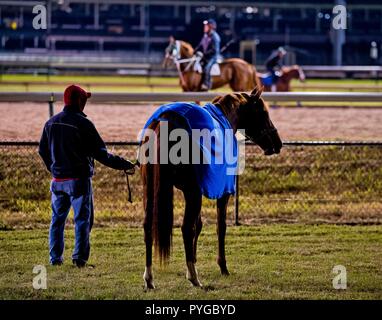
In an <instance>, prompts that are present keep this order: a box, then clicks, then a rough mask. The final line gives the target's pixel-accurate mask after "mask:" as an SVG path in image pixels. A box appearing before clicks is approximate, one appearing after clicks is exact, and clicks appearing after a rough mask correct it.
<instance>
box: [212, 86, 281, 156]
mask: <svg viewBox="0 0 382 320" xmlns="http://www.w3.org/2000/svg"><path fill="white" fill-rule="evenodd" d="M261 93H262V91H261V90H258V89H256V88H255V89H254V90H253V91H252V92H251V93H250V94H248V93H232V94H228V95H225V96H223V97H216V98H215V99H214V100H213V101H212V103H217V104H219V105H220V106H221V108H222V110H223V112H224V113H225V114H229V113H230V112H229V109H230V110H232V111H233V112H231V113H233V114H234V116H228V118H231V119H229V120H230V122H231V124H232V122H234V123H236V126H235V125H234V124H233V127H236V128H237V129H238V130H240V131H242V132H243V133H244V135H245V136H246V137H247V138H248V139H250V140H251V141H253V142H254V143H256V144H257V145H258V146H259V147H260V148H261V149H263V150H264V154H265V155H272V154H274V153H280V150H281V148H282V141H281V139H280V136H279V134H278V132H277V129H276V127H275V126H274V124H273V123H272V121H271V119H270V116H269V112H268V106H267V104H266V102H265V101H264V100H263V98H261Z"/></svg>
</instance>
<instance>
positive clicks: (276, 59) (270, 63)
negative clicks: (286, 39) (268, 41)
mask: <svg viewBox="0 0 382 320" xmlns="http://www.w3.org/2000/svg"><path fill="white" fill-rule="evenodd" d="M286 54H287V52H286V50H285V49H284V48H283V47H279V48H278V49H277V50H276V51H275V52H273V53H272V54H271V55H270V56H269V57H268V59H267V60H266V61H265V68H266V70H267V71H268V72H269V73H270V74H271V76H272V83H273V85H272V91H276V82H277V79H278V76H277V75H276V71H278V70H281V68H282V64H281V60H282V58H283V57H284V56H285V55H286Z"/></svg>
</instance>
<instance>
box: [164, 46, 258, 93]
mask: <svg viewBox="0 0 382 320" xmlns="http://www.w3.org/2000/svg"><path fill="white" fill-rule="evenodd" d="M194 54H195V52H194V48H193V47H192V46H191V45H190V44H189V43H188V42H185V41H180V40H175V39H171V40H170V44H169V46H168V47H167V49H166V55H165V59H164V61H163V66H164V67H167V66H168V64H169V63H170V62H171V61H173V62H174V63H175V65H176V67H177V70H178V74H179V80H180V86H181V87H182V89H183V91H185V92H186V91H201V90H200V87H201V84H202V76H203V75H202V74H200V73H199V72H196V71H194V69H193V62H192V61H191V63H189V62H182V60H189V59H192V58H193V57H194ZM179 62H180V63H179ZM219 67H220V72H221V73H220V76H212V77H211V79H212V89H216V88H220V87H223V86H224V85H226V84H229V86H230V87H231V89H232V90H233V91H247V92H249V91H251V90H252V89H253V88H255V87H257V88H260V80H259V79H258V78H257V75H256V69H255V67H254V66H252V65H251V64H249V63H247V62H246V61H244V60H242V59H238V58H232V59H225V60H224V61H223V62H222V63H219Z"/></svg>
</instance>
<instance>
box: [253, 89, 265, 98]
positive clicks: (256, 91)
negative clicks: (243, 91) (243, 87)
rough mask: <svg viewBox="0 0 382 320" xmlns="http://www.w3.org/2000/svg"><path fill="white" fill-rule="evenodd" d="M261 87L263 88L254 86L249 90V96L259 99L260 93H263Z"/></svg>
mask: <svg viewBox="0 0 382 320" xmlns="http://www.w3.org/2000/svg"><path fill="white" fill-rule="evenodd" d="M263 89H264V86H262V87H261V88H257V87H255V88H254V89H253V90H252V92H251V96H252V98H254V99H255V100H259V99H260V96H261V94H262V93H263Z"/></svg>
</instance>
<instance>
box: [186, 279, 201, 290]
mask: <svg viewBox="0 0 382 320" xmlns="http://www.w3.org/2000/svg"><path fill="white" fill-rule="evenodd" d="M187 280H188V281H190V282H191V284H192V285H193V286H194V287H199V288H202V287H203V285H202V284H201V282H200V281H199V279H189V278H187Z"/></svg>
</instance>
